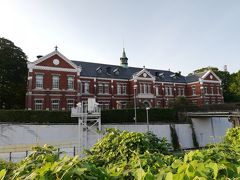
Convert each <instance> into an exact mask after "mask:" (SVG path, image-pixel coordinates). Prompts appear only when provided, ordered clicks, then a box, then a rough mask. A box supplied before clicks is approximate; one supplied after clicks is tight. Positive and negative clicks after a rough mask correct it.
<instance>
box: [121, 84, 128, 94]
mask: <svg viewBox="0 0 240 180" xmlns="http://www.w3.org/2000/svg"><path fill="white" fill-rule="evenodd" d="M122 94H127V85H126V84H123V85H122Z"/></svg>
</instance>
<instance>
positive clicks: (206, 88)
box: [204, 86, 208, 94]
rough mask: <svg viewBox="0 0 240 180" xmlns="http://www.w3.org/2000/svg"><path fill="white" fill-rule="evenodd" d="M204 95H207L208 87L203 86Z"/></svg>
mask: <svg viewBox="0 0 240 180" xmlns="http://www.w3.org/2000/svg"><path fill="white" fill-rule="evenodd" d="M204 94H208V87H207V86H204Z"/></svg>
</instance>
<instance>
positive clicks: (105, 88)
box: [103, 83, 109, 94]
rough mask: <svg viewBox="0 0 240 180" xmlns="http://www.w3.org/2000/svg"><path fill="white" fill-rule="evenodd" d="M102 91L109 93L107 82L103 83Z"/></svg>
mask: <svg viewBox="0 0 240 180" xmlns="http://www.w3.org/2000/svg"><path fill="white" fill-rule="evenodd" d="M103 87H104V88H103V91H104V94H109V84H108V83H104V84H103Z"/></svg>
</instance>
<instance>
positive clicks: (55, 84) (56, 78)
mask: <svg viewBox="0 0 240 180" xmlns="http://www.w3.org/2000/svg"><path fill="white" fill-rule="evenodd" d="M59 82H60V76H59V75H52V89H59Z"/></svg>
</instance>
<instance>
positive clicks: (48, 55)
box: [33, 50, 78, 69]
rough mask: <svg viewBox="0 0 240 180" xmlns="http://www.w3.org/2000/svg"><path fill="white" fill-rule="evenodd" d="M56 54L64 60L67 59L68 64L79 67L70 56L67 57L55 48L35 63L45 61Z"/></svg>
mask: <svg viewBox="0 0 240 180" xmlns="http://www.w3.org/2000/svg"><path fill="white" fill-rule="evenodd" d="M54 55H58V56H59V57H61V58H62V59H63V60H64V61H66V62H67V63H68V64H70V65H71V66H72V67H73V68H75V69H77V68H78V67H77V66H76V64H74V63H73V62H72V61H70V60H69V59H68V58H66V57H65V56H64V55H63V54H61V53H60V52H59V51H58V50H55V51H53V52H51V53H49V54H47V55H46V56H43V57H41V58H39V59H37V60H36V61H34V62H33V64H34V65H37V64H39V63H41V62H43V61H45V60H46V59H48V58H50V57H51V56H54Z"/></svg>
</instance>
